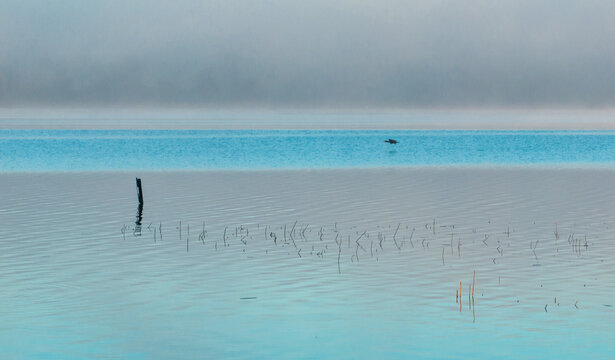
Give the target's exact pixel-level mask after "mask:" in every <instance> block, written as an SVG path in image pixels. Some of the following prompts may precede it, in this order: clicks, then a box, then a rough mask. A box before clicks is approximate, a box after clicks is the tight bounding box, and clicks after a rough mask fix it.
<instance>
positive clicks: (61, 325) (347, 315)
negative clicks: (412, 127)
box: [0, 167, 615, 359]
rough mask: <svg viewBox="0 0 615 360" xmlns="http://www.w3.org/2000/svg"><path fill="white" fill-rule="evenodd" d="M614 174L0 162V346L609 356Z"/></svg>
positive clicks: (47, 350) (197, 353)
mask: <svg viewBox="0 0 615 360" xmlns="http://www.w3.org/2000/svg"><path fill="white" fill-rule="evenodd" d="M135 176H139V177H140V178H142V179H143V185H144V197H145V203H144V206H143V209H142V210H141V211H139V208H138V204H137V198H136V194H135V188H134V178H135ZM614 183H615V171H612V170H607V169H582V170H578V169H577V170H575V169H539V168H533V169H528V168H507V169H504V168H497V169H494V168H487V167H465V168H446V167H443V168H436V167H428V168H406V169H404V168H389V169H371V170H368V169H366V170H356V169H355V170H351V169H348V170H311V171H310V170H283V171H282V170H277V171H204V172H140V173H133V172H94V173H86V172H76V173H52V172H46V173H45V172H41V173H5V174H3V175H1V176H0V187H1V188H2V189H4V190H5V191H3V192H2V193H1V194H0V234H1V235H0V247H1V248H2V250H1V251H0V273H1V274H2V276H1V277H0V289H1V291H0V318H1V319H2V321H1V322H0V358H3V359H32V358H44V359H53V358H57V359H77V358H123V359H124V358H128V359H174V358H194V359H200V358H286V359H288V358H365V359H373V358H429V359H439V358H451V359H452V358H455V359H458V358H471V359H481V358H515V359H518V358H558V359H577V358H598V359H599V358H605V359H606V358H610V357H612V356H613V354H614V353H615V345H613V344H615V298H614V295H613V294H615V212H614V211H613V208H614V205H615V191H613V189H612V184H614ZM474 274H475V278H474ZM460 283H461V284H460ZM473 283H474V295H473V296H472V287H471V286H472V284H473ZM460 286H461V296H459V297H457V295H459V288H460ZM469 287H470V288H469ZM468 292H469V294H468Z"/></svg>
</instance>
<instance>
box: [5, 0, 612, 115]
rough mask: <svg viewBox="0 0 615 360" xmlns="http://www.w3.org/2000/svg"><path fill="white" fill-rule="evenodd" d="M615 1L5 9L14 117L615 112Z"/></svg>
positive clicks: (392, 0) (77, 3)
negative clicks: (218, 110) (119, 112)
mask: <svg viewBox="0 0 615 360" xmlns="http://www.w3.org/2000/svg"><path fill="white" fill-rule="evenodd" d="M613 19H615V2H612V1H591V0H585V1H570V0H542V1H541V0H528V1H525V0H515V1H504V0H500V1H488V0H484V1H480V0H467V1H461V0H457V1H438V0H424V1H423V0H414V1H397V0H373V1H364V0H352V1H351V0H328V1H325V0H305V1H304V0H296V1H290V0H257V1H232V0H220V1H218V0H209V1H205V0H203V1H197V0H195V1H190V0H179V1H178V0H175V1H159V0H147V1H146V0H143V1H141V0H139V1H137V0H128V1H127V0H122V1H118V0H105V1H96V0H91V1H83V0H55V1H49V0H39V1H33V0H14V1H13V0H0V106H22V105H25V106H30V105H41V106H49V105H51V106H71V105H92V106H131V105H148V104H156V105H163V106H164V105H173V106H175V105H198V106H208V105H215V106H230V107H233V106H265V107H266V106H272V107H276V106H308V107H319V106H322V107H326V106H344V107H353V106H355V107H358V106H361V107H366V106H367V107H369V106H373V107H388V106H390V107H447V106H475V107H476V106H478V107H481V106H512V107H515V106H520V107H535V106H536V107H540V106H590V107H592V106H595V107H601V106H613V105H615V21H613Z"/></svg>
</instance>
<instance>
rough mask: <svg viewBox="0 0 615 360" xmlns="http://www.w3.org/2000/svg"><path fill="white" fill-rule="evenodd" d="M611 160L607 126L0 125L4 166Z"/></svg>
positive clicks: (612, 142)
mask: <svg viewBox="0 0 615 360" xmlns="http://www.w3.org/2000/svg"><path fill="white" fill-rule="evenodd" d="M388 138H394V139H396V140H398V141H399V143H398V144H396V145H390V144H387V143H385V142H384V140H386V139H388ZM613 164H615V132H613V131H402V130H391V131H383V130H381V131H373V130H372V131H360V130H337V131H331V130H321V131H317V130H313V131H308V130H254V131H247V130H246V131H233V130H191V131H178V130H175V131H170V130H169V131H160V130H129V131H118V130H97V131H86V130H81V131H74V130H0V170H1V171H3V172H9V171H10V172H15V171H88V170H138V169H142V170H143V169H147V170H178V169H179V170H202V169H289V168H301V169H313V168H357V167H361V168H374V167H392V166H398V167H406V166H417V165H438V166H444V165H504V166H509V165H538V166H545V165H547V166H549V165H557V166H571V165H572V166H586V165H591V166H612V165H613Z"/></svg>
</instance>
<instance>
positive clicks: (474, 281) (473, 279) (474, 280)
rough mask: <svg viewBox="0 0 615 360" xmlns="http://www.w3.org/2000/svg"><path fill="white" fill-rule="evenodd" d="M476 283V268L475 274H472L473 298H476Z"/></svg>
mask: <svg viewBox="0 0 615 360" xmlns="http://www.w3.org/2000/svg"><path fill="white" fill-rule="evenodd" d="M475 283H476V270H474V275H473V276H472V298H474V284H475Z"/></svg>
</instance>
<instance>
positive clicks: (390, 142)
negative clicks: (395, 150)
mask: <svg viewBox="0 0 615 360" xmlns="http://www.w3.org/2000/svg"><path fill="white" fill-rule="evenodd" d="M384 142H386V143H389V144H397V140H393V139H389V140H384Z"/></svg>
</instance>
